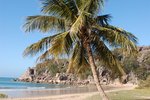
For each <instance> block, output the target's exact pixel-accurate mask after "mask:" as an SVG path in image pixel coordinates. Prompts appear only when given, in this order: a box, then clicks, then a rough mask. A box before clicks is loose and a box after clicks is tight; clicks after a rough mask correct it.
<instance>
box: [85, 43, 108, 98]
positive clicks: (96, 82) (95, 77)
mask: <svg viewBox="0 0 150 100" xmlns="http://www.w3.org/2000/svg"><path fill="white" fill-rule="evenodd" d="M86 50H87V54H88V58H89V64H90V67H91V70H92V73H93V77H94V81H95V84H96V87H97V89H98V92H99V93H100V95H101V97H102V100H109V99H108V97H107V95H106V93H105V92H104V90H103V88H102V86H101V85H100V81H99V78H98V75H97V72H96V65H95V62H94V58H93V55H92V50H91V47H90V43H87V44H86Z"/></svg>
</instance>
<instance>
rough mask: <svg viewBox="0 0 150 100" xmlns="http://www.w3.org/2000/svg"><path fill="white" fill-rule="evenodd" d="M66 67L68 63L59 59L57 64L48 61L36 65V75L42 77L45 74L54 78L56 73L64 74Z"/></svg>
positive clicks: (53, 61)
mask: <svg viewBox="0 0 150 100" xmlns="http://www.w3.org/2000/svg"><path fill="white" fill-rule="evenodd" d="M67 65H68V62H67V60H65V59H59V60H58V61H57V62H56V61H55V60H53V59H51V60H50V59H49V60H46V61H44V62H41V63H38V64H37V65H36V74H37V75H42V74H43V73H45V72H46V73H49V74H50V75H51V76H55V75H56V73H65V72H66V70H67Z"/></svg>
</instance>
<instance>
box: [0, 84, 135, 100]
mask: <svg viewBox="0 0 150 100" xmlns="http://www.w3.org/2000/svg"><path fill="white" fill-rule="evenodd" d="M134 87H135V86H134ZM103 88H104V90H105V91H115V90H118V89H124V88H133V86H130V85H121V86H119V85H107V86H103ZM93 92H97V89H96V87H95V86H93V85H92V86H91V85H90V86H80V87H69V88H64V89H61V88H60V89H57V90H54V89H53V90H51V89H38V90H25V91H23V90H21V91H16V90H13V91H0V93H4V94H6V95H8V97H9V98H8V99H7V100H9V99H14V100H15V99H17V98H20V99H21V98H22V99H26V98H41V97H53V96H54V97H58V96H61V95H73V94H84V93H87V94H91V93H93ZM20 99H19V100H20ZM22 99H21V100H22ZM41 100H42V99H41Z"/></svg>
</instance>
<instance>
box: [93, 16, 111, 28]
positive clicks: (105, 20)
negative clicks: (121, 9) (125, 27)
mask: <svg viewBox="0 0 150 100" xmlns="http://www.w3.org/2000/svg"><path fill="white" fill-rule="evenodd" d="M110 19H111V16H110V15H109V14H107V15H101V16H97V17H96V18H94V20H95V21H96V23H98V24H99V25H100V26H106V25H108V22H109V21H110Z"/></svg>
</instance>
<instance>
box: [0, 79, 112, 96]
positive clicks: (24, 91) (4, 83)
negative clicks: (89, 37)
mask: <svg viewBox="0 0 150 100" xmlns="http://www.w3.org/2000/svg"><path fill="white" fill-rule="evenodd" d="M14 79H16V78H10V77H0V93H3V94H6V95H7V96H8V97H9V98H26V97H29V98H30V97H41V96H51V95H63V94H72V93H85V92H95V91H97V89H96V87H95V85H94V86H91V85H90V86H83V87H82V86H81V87H80V86H79V87H78V86H68V85H63V84H41V83H29V82H18V81H14ZM103 88H104V89H105V90H108V89H111V88H112V87H103Z"/></svg>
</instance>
